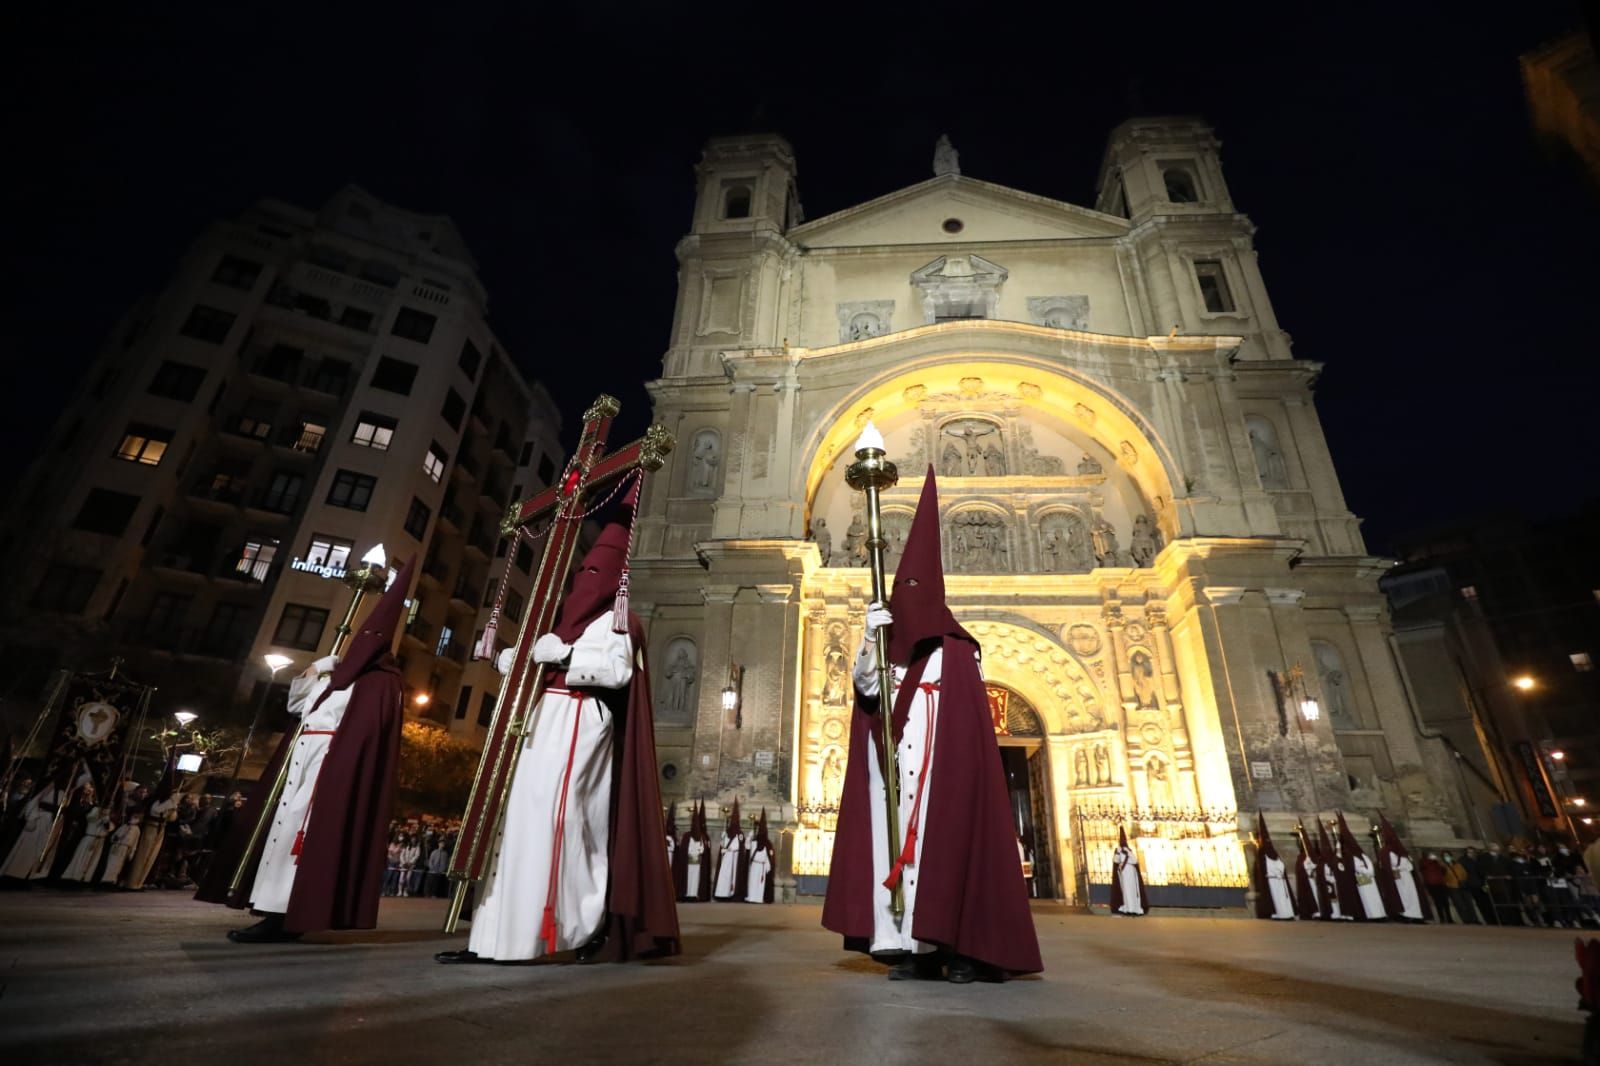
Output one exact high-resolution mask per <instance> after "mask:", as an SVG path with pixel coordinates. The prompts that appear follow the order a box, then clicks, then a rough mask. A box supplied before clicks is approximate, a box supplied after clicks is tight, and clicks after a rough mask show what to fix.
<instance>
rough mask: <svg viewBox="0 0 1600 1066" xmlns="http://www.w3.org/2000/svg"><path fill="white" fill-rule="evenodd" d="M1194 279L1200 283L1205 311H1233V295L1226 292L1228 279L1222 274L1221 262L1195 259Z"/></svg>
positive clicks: (1218, 260)
mask: <svg viewBox="0 0 1600 1066" xmlns="http://www.w3.org/2000/svg"><path fill="white" fill-rule="evenodd" d="M1194 277H1195V280H1196V281H1198V282H1199V283H1200V296H1201V298H1202V299H1204V300H1205V304H1206V310H1207V311H1211V312H1225V311H1232V310H1233V309H1234V308H1233V294H1232V293H1231V292H1229V291H1228V278H1227V275H1226V274H1224V273H1223V272H1222V260H1220V259H1196V260H1195V263H1194Z"/></svg>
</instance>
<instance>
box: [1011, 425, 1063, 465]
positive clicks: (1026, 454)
mask: <svg viewBox="0 0 1600 1066" xmlns="http://www.w3.org/2000/svg"><path fill="white" fill-rule="evenodd" d="M1017 446H1018V451H1019V453H1020V454H1021V456H1022V472H1023V473H1024V474H1032V475H1033V476H1035V477H1051V476H1055V475H1059V474H1063V473H1065V472H1066V464H1064V463H1062V461H1061V459H1060V457H1059V456H1055V455H1040V454H1039V449H1038V448H1036V447H1034V445H1033V427H1032V426H1030V425H1028V423H1026V422H1018V423H1017Z"/></svg>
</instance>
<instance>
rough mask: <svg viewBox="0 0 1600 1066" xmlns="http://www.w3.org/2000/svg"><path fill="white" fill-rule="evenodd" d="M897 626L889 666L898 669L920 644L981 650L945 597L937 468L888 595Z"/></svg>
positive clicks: (927, 483)
mask: <svg viewBox="0 0 1600 1066" xmlns="http://www.w3.org/2000/svg"><path fill="white" fill-rule="evenodd" d="M889 611H890V613H891V614H893V615H894V624H893V625H891V626H890V627H889V648H888V651H889V661H890V662H892V663H895V664H896V665H899V666H904V665H906V664H908V663H910V662H911V659H912V657H913V656H914V655H915V654H916V649H917V645H919V644H921V643H923V642H924V641H929V640H936V639H938V638H940V637H959V638H960V639H962V640H966V641H970V642H971V643H972V644H973V645H974V646H977V643H978V642H977V641H976V640H973V638H972V635H971V634H969V633H968V632H967V631H966V630H965V629H962V628H961V623H959V622H957V621H956V618H955V615H953V614H951V613H950V607H949V606H948V605H947V604H946V603H945V598H944V559H943V553H942V552H941V550H940V537H939V485H938V482H937V481H936V480H935V479H934V474H933V467H932V465H930V466H929V467H928V475H927V478H926V479H925V480H924V481H923V482H922V496H921V497H920V498H919V499H918V500H917V513H916V516H915V517H914V518H912V520H911V529H910V531H909V532H908V533H906V545H905V550H904V551H902V552H901V555H900V565H899V567H897V568H896V569H895V572H894V589H893V590H892V592H891V593H890V596H889Z"/></svg>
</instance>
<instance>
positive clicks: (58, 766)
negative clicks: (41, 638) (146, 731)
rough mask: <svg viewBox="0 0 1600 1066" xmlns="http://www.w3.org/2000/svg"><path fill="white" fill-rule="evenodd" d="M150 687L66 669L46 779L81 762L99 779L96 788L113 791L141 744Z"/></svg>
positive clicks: (57, 695)
mask: <svg viewBox="0 0 1600 1066" xmlns="http://www.w3.org/2000/svg"><path fill="white" fill-rule="evenodd" d="M150 692H151V689H150V688H148V687H147V686H145V685H136V684H133V683H132V682H129V681H118V680H112V679H111V678H109V677H104V676H95V675H93V674H71V673H64V674H62V675H61V676H60V678H59V680H58V681H57V683H56V687H55V693H54V697H53V699H52V701H51V702H52V704H53V705H54V706H55V707H56V708H57V714H56V725H55V730H54V731H53V732H52V734H51V737H50V746H49V748H48V749H47V751H46V754H45V771H44V777H43V778H41V780H54V779H56V775H57V774H65V773H69V772H71V771H72V768H73V766H74V765H78V766H80V769H79V771H78V772H79V774H80V775H81V774H85V773H86V774H88V775H89V777H90V778H91V779H92V780H93V781H94V787H95V791H96V792H98V793H99V794H100V795H102V796H109V795H110V794H111V790H112V789H113V788H114V786H115V785H116V784H117V783H118V782H119V780H120V778H121V777H122V776H123V772H124V769H125V767H126V764H127V760H128V757H129V756H130V755H131V754H132V751H133V748H134V747H135V746H136V745H137V744H138V732H137V731H138V729H139V728H141V723H142V722H143V721H144V716H145V710H146V708H147V707H148V706H149V700H150Z"/></svg>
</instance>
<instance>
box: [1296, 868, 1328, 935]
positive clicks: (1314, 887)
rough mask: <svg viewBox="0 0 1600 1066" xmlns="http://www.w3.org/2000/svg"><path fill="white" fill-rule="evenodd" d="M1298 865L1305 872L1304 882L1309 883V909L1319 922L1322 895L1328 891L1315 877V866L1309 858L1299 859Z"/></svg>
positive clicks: (1319, 879)
mask: <svg viewBox="0 0 1600 1066" xmlns="http://www.w3.org/2000/svg"><path fill="white" fill-rule="evenodd" d="M1300 865H1301V866H1302V867H1303V868H1304V869H1305V871H1306V880H1308V881H1310V882H1311V909H1312V911H1314V912H1315V913H1314V915H1313V916H1314V917H1315V918H1317V919H1319V920H1320V919H1321V918H1322V895H1323V893H1324V892H1326V891H1328V889H1327V886H1325V885H1324V884H1323V883H1322V880H1321V878H1319V877H1317V864H1316V863H1314V862H1312V861H1311V859H1310V857H1309V856H1307V857H1305V858H1303V859H1301V860H1300Z"/></svg>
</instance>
